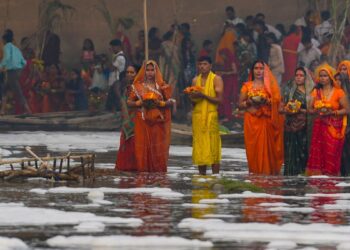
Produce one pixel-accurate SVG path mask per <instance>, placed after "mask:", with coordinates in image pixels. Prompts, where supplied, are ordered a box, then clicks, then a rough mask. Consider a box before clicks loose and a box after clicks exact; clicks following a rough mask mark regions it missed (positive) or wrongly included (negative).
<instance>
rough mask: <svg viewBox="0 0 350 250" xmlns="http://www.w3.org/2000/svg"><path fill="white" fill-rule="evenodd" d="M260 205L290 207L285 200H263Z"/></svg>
mask: <svg viewBox="0 0 350 250" xmlns="http://www.w3.org/2000/svg"><path fill="white" fill-rule="evenodd" d="M259 206H262V207H289V206H290V205H289V204H287V203H284V202H271V203H269V202H263V203H260V204H259Z"/></svg>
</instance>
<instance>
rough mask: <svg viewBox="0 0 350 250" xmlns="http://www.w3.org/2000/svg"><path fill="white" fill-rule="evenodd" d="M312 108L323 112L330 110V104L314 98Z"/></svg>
mask: <svg viewBox="0 0 350 250" xmlns="http://www.w3.org/2000/svg"><path fill="white" fill-rule="evenodd" d="M314 108H315V109H316V111H317V112H318V113H320V114H324V113H327V112H329V111H331V110H332V104H331V103H329V102H327V101H325V100H316V101H315V103H314Z"/></svg>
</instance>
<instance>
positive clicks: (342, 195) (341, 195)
mask: <svg viewBox="0 0 350 250" xmlns="http://www.w3.org/2000/svg"><path fill="white" fill-rule="evenodd" d="M305 196H306V197H311V198H317V197H328V198H335V199H343V200H349V199H350V193H333V194H324V193H316V194H305Z"/></svg>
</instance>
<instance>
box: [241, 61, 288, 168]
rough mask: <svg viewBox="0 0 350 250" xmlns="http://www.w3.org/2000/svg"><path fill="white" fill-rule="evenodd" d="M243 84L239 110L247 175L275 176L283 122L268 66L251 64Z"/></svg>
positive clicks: (275, 86) (273, 80)
mask: <svg viewBox="0 0 350 250" xmlns="http://www.w3.org/2000/svg"><path fill="white" fill-rule="evenodd" d="M249 79H251V80H250V81H248V82H246V83H244V84H243V86H242V89H241V96H240V99H239V106H240V108H241V109H243V110H245V113H244V141H245V145H246V154H247V159H248V166H249V173H253V174H263V175H278V174H279V173H280V170H281V166H282V163H283V127H284V119H283V116H282V115H280V114H279V111H278V110H279V105H280V103H281V94H280V90H279V87H278V83H277V80H276V78H275V77H274V76H273V74H272V73H271V71H270V69H269V67H268V66H267V64H265V63H264V62H263V61H261V60H258V61H256V62H255V63H254V64H253V67H252V70H251V73H250V76H249Z"/></svg>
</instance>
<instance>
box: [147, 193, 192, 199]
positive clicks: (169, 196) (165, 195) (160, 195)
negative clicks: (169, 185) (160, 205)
mask: <svg viewBox="0 0 350 250" xmlns="http://www.w3.org/2000/svg"><path fill="white" fill-rule="evenodd" d="M151 195H152V196H153V197H158V198H162V199H170V200H173V199H181V198H182V197H184V196H185V195H184V194H182V193H178V192H174V191H160V192H153V193H151Z"/></svg>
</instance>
